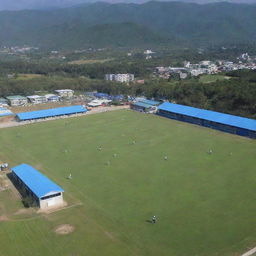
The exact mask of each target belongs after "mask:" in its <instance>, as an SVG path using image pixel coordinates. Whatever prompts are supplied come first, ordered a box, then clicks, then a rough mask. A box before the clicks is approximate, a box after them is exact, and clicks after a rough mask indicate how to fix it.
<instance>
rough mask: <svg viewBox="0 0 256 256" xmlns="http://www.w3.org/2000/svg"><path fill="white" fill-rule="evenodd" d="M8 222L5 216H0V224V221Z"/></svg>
mask: <svg viewBox="0 0 256 256" xmlns="http://www.w3.org/2000/svg"><path fill="white" fill-rule="evenodd" d="M8 220H9V219H8V217H7V216H5V215H2V216H0V222H1V221H8Z"/></svg>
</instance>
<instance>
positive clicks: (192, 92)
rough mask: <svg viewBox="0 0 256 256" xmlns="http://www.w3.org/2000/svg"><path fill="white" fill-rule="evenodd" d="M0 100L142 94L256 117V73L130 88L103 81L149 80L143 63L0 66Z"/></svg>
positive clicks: (156, 81)
mask: <svg viewBox="0 0 256 256" xmlns="http://www.w3.org/2000/svg"><path fill="white" fill-rule="evenodd" d="M0 70H1V73H2V78H1V79H0V97H1V96H4V97H5V96H7V95H14V94H22V95H29V94H34V93H35V92H38V91H48V92H52V91H54V90H56V89H63V88H70V89H74V90H77V91H81V92H83V91H93V90H97V91H99V92H106V93H109V94H114V95H117V94H125V95H137V96H138V95H144V96H146V97H148V98H155V99H162V100H170V101H173V102H176V103H180V104H185V105H189V106H195V107H199V108H205V109H211V110H216V111H220V112H226V113H231V114H235V115H241V116H246V117H251V118H256V71H249V70H241V71H234V72H230V73H228V76H230V77H232V78H231V79H230V80H223V81H216V82H214V83H206V84H204V83H200V82H199V79H196V78H191V79H189V80H183V81H173V80H170V81H167V80H161V79H147V80H146V82H145V84H136V83H132V84H130V85H126V84H120V83H113V82H107V81H104V80H103V79H102V78H103V77H104V74H105V73H109V72H114V71H115V70H117V71H116V72H131V73H135V74H136V76H137V77H140V76H141V77H149V74H150V72H152V70H150V69H148V67H147V66H146V64H144V62H135V63H128V62H127V63H126V64H124V65H123V63H122V64H121V63H118V62H114V63H106V64H104V65H103V64H94V65H81V66H80V65H68V64H61V65H59V64H51V65H47V64H33V63H19V62H10V63H2V64H1V63H0ZM15 72H16V73H32V74H41V75H42V76H40V77H38V78H33V79H20V78H19V76H16V77H14V78H10V79H8V78H7V74H8V73H15Z"/></svg>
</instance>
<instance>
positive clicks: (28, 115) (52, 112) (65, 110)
mask: <svg viewBox="0 0 256 256" xmlns="http://www.w3.org/2000/svg"><path fill="white" fill-rule="evenodd" d="M84 112H87V109H86V108H84V107H83V106H82V105H78V106H70V107H62V108H52V109H46V110H39V111H32V112H23V113H19V114H17V117H18V118H19V120H21V121H25V120H32V119H40V118H47V117H54V116H62V115H71V114H77V113H84Z"/></svg>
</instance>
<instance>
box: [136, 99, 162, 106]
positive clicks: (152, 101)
mask: <svg viewBox="0 0 256 256" xmlns="http://www.w3.org/2000/svg"><path fill="white" fill-rule="evenodd" d="M139 102H142V103H145V104H148V105H151V106H158V105H159V104H160V103H161V102H160V101H156V100H146V99H145V100H139Z"/></svg>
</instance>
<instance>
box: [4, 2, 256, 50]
mask: <svg viewBox="0 0 256 256" xmlns="http://www.w3.org/2000/svg"><path fill="white" fill-rule="evenodd" d="M255 13H256V5H247V4H231V3H215V4H205V5H199V4H193V3H181V2H179V3H178V2H148V3H145V4H141V5H138V4H107V3H95V4H90V5H88V4H86V5H80V6H77V7H72V8H64V9H57V10H44V11H39V10H27V11H15V12H13V11H2V12H0V24H1V26H0V45H2V46H3V45H7V46H14V45H23V44H28V45H33V46H39V47H47V48H49V47H50V48H71V47H76V48H82V47H87V46H95V47H105V46H107V47H108V46H113V47H115V46H132V47H134V46H143V45H159V44H170V45H184V46H189V45H192V46H205V45H206V46H207V45H214V44H226V43H227V44H229V43H244V42H252V41H256V30H255V27H256V15H255Z"/></svg>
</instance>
